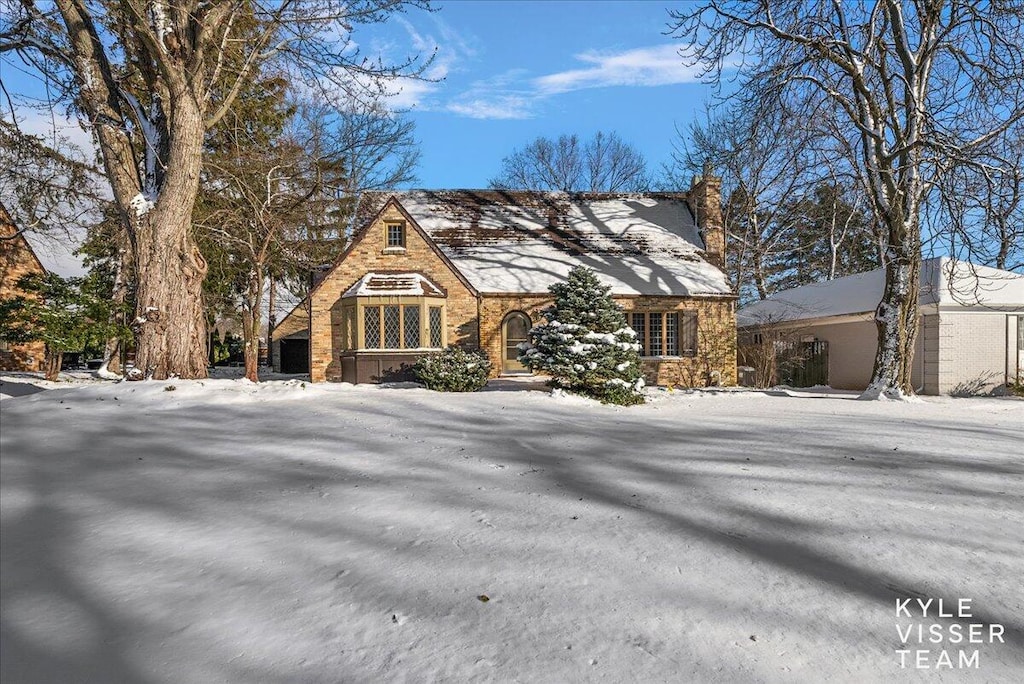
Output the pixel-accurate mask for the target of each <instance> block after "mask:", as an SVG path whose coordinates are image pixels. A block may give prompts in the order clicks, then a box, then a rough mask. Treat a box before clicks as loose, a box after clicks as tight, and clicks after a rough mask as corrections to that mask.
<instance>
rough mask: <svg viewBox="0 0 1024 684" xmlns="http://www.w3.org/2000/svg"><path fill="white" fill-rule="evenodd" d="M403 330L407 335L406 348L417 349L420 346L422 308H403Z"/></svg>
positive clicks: (416, 306) (415, 306)
mask: <svg viewBox="0 0 1024 684" xmlns="http://www.w3.org/2000/svg"><path fill="white" fill-rule="evenodd" d="M402 329H403V332H404V333H405V348H406V349H416V348H417V347H419V346H420V307H419V305H414V306H403V307H402Z"/></svg>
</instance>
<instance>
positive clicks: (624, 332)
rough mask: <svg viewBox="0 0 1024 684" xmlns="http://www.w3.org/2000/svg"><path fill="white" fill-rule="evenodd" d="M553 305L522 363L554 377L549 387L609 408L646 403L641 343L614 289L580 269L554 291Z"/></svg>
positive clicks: (525, 350) (544, 313)
mask: <svg viewBox="0 0 1024 684" xmlns="http://www.w3.org/2000/svg"><path fill="white" fill-rule="evenodd" d="M550 289H551V294H553V295H554V296H555V303H554V304H553V305H551V306H550V307H548V308H547V309H544V310H543V311H541V315H542V316H544V318H545V319H546V320H547V322H546V323H542V324H540V325H536V326H534V327H533V328H532V329H531V330H530V333H529V342H526V343H523V344H522V345H520V347H521V349H520V354H519V361H520V363H522V364H524V365H525V366H526V367H527V368H529V369H530V370H532V371H535V372H541V373H546V374H548V375H550V376H551V384H552V385H553V386H554V387H558V388H562V389H564V390H566V391H569V392H574V393H576V394H583V395H586V396H590V397H594V398H595V399H599V400H601V401H603V402H606V403H609V404H621V405H630V404H642V403H643V401H644V398H643V394H642V392H641V390H642V389H643V386H644V380H643V374H642V372H641V369H640V353H639V352H640V344H639V343H638V342H637V341H636V333H635V332H633V330H632V329H631V328H630V327H629V326H628V325H626V317H625V316H624V315H623V313H622V309H621V308H619V305H618V304H616V303H615V302H614V301H612V298H611V297H610V296H609V294H608V292H609V290H611V288H610V287H608V286H607V285H603V284H602V283H601V281H600V280H598V278H597V275H596V274H595V273H594V271H592V270H591V269H589V268H583V267H576V268H574V269H573V270H572V272H571V273H569V280H568V282H566V283H557V284H555V285H552V286H551V288H550Z"/></svg>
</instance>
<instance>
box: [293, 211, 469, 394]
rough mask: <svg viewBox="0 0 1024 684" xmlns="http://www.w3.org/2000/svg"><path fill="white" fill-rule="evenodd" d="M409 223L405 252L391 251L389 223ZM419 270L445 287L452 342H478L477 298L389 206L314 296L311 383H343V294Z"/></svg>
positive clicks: (321, 284)
mask: <svg viewBox="0 0 1024 684" xmlns="http://www.w3.org/2000/svg"><path fill="white" fill-rule="evenodd" d="M388 221H405V222H406V231H405V249H404V250H394V249H393V248H392V249H387V235H386V232H385V227H384V226H385V223H386V222H388ZM388 271H391V272H413V271H415V272H418V273H422V274H423V275H425V276H427V278H429V279H430V280H431V281H433V282H434V283H436V284H437V285H439V286H440V287H442V288H443V289H444V290H445V291H446V292H447V294H448V298H447V299H446V301H445V308H446V321H447V336H448V344H460V345H464V346H467V347H471V348H475V347H476V346H477V344H478V342H479V339H478V334H479V333H478V325H477V299H476V296H475V295H474V294H473V292H472V291H471V290H469V288H467V287H466V285H465V284H463V282H462V281H461V280H459V278H458V276H457V275H456V274H455V272H454V271H452V269H451V268H449V267H448V264H447V263H446V262H445V261H444V260H443V259H442V258H441V257H440V256H438V254H437V253H436V252H435V251H434V250H433V249H431V247H430V245H429V244H428V243H427V242H426V240H425V239H424V237H423V236H421V235H420V233H418V232H417V231H416V229H415V228H414V227H413V226H412V224H411V222H410V221H409V219H408V217H406V216H405V214H403V213H402V212H401V211H400V210H399V209H398V208H397V207H395V206H394V205H393V204H389V205H388V206H387V207H385V209H384V210H383V212H381V214H380V215H379V216H378V218H377V220H376V221H374V223H373V224H371V225H370V226H369V227H368V228H367V229H366V230H365V231H363V232H361V233H360V234H359V235H358V236H357V237H356V239H355V242H354V243H353V245H352V246H351V247H350V248H349V249H348V250H347V251H346V252H345V254H344V255H343V256H342V259H341V261H340V262H339V263H338V265H337V266H336V267H335V268H334V269H333V270H332V271H331V272H330V273H328V274H327V276H326V277H325V278H324V280H323V281H322V282H321V283H320V285H319V286H318V287H317V288H316V289H315V290H314V292H313V296H312V308H311V317H312V337H311V339H310V356H311V364H310V377H311V379H312V380H313V382H323V381H325V380H330V381H339V380H341V359H340V353H341V351H342V349H343V348H344V342H343V341H342V339H341V333H342V327H341V316H342V312H341V295H342V294H344V292H345V291H346V290H347V289H348V288H349V287H351V286H352V285H353V284H354V283H355V282H356V281H357V280H359V278H361V277H363V276H364V275H366V274H367V273H369V272H376V273H382V272H388Z"/></svg>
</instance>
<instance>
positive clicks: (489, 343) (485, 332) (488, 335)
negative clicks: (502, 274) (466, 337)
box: [480, 294, 552, 377]
mask: <svg viewBox="0 0 1024 684" xmlns="http://www.w3.org/2000/svg"><path fill="white" fill-rule="evenodd" d="M551 302H552V299H551V295H514V294H510V295H485V296H483V297H482V298H481V299H480V341H481V344H480V348H481V349H483V350H484V351H485V352H487V357H488V358H489V359H490V360H491V375H492V376H493V377H497V376H499V375H501V374H502V373H503V372H504V371H505V367H504V354H505V349H504V342H503V339H502V330H501V328H502V323H504V321H505V317H506V316H508V315H509V314H510V313H512V312H513V311H522V312H523V313H525V314H526V315H527V316H529V317H530V322H531V323H533V324H534V325H536V324H537V323H540V322H541V320H542V317H541V315H540V310H541V309H543V308H544V307H546V306H548V305H550V304H551Z"/></svg>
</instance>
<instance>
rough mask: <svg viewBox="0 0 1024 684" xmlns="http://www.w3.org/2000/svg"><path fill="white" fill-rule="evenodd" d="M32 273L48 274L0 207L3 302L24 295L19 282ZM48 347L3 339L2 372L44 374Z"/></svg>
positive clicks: (0, 294) (0, 347)
mask: <svg viewBox="0 0 1024 684" xmlns="http://www.w3.org/2000/svg"><path fill="white" fill-rule="evenodd" d="M29 273H46V269H45V268H43V265H42V263H40V261H39V257H37V256H36V253H35V251H33V249H32V245H30V244H29V243H28V240H26V239H25V237H24V236H23V235H20V234H19V233H18V230H17V228H16V227H15V225H14V221H12V220H11V217H10V215H9V214H8V213H7V210H6V209H4V207H3V206H2V205H0V299H8V298H11V297H17V296H19V295H24V294H25V293H24V292H22V291H21V290H20V289H18V286H17V283H18V280H19V279H20V278H21V277H22V276H25V275H28V274H29ZM45 356H46V345H44V344H43V343H42V342H28V343H25V344H14V343H13V342H7V341H6V340H4V339H3V338H0V370H5V371H38V370H42V367H43V360H44V358H45Z"/></svg>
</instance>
